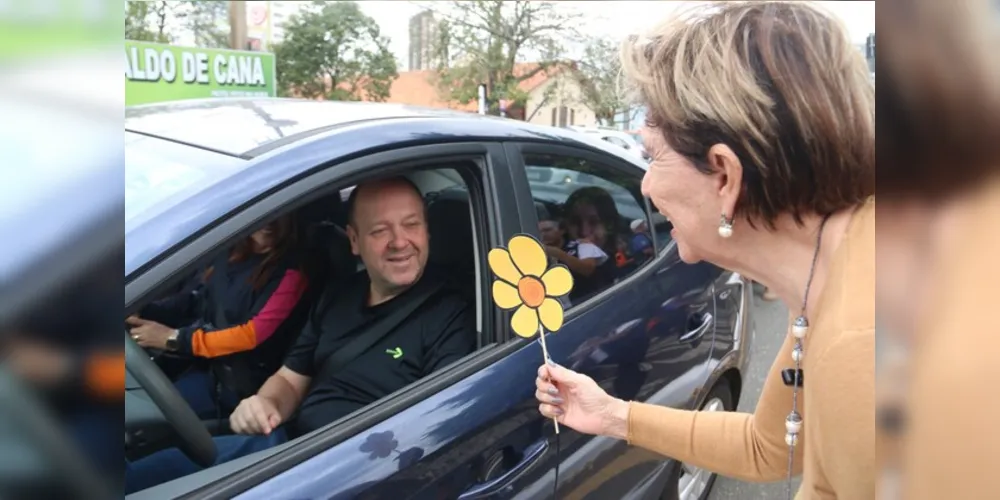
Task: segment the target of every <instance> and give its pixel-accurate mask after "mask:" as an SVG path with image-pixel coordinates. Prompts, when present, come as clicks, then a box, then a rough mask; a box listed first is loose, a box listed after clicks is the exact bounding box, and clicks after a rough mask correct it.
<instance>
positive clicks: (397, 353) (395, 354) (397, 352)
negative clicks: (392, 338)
mask: <svg viewBox="0 0 1000 500" xmlns="http://www.w3.org/2000/svg"><path fill="white" fill-rule="evenodd" d="M385 353H386V354H388V355H390V356H392V359H399V358H402V357H403V350H402V349H400V348H398V347H397V348H395V349H386V350H385Z"/></svg>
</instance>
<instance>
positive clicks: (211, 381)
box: [127, 216, 306, 419]
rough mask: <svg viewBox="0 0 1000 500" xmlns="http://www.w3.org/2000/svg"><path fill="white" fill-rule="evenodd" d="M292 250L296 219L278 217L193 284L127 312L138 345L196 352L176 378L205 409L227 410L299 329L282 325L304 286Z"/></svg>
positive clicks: (269, 371) (273, 366)
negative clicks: (191, 362)
mask: <svg viewBox="0 0 1000 500" xmlns="http://www.w3.org/2000/svg"><path fill="white" fill-rule="evenodd" d="M294 250H295V226H294V221H293V220H292V218H291V217H290V216H286V217H282V218H279V219H277V220H275V221H274V222H272V223H271V224H269V225H268V226H266V227H264V228H263V229H260V230H258V231H256V232H254V233H253V234H251V235H250V236H248V237H247V238H246V239H245V240H243V241H241V242H240V243H238V244H237V245H236V246H234V247H233V248H232V249H231V250H230V251H229V252H227V253H225V254H223V255H221V256H220V257H219V258H218V259H216V261H215V262H213V263H212V266H211V267H210V268H209V269H208V270H207V271H206V272H205V273H204V274H203V275H202V276H201V277H200V279H199V280H198V282H197V284H196V286H195V287H194V289H193V290H187V291H184V292H182V293H179V294H177V295H174V296H172V297H169V298H167V299H165V300H161V301H159V302H154V303H152V304H150V305H148V306H146V307H145V308H143V310H142V311H141V315H140V316H133V317H131V318H128V320H127V321H128V323H129V324H131V325H132V326H133V328H132V330H131V332H130V333H131V335H132V337H133V338H134V339H135V340H136V342H137V343H138V344H139V345H141V346H143V347H147V348H153V349H161V350H165V351H168V352H173V353H175V354H178V355H181V356H184V357H189V358H193V359H194V360H195V363H194V365H193V366H192V367H191V368H190V369H188V370H187V371H185V372H184V373H182V374H181V375H180V376H179V377H178V378H177V380H176V381H175V382H174V385H175V386H176V387H177V389H178V391H179V392H180V393H181V395H182V396H184V399H185V400H186V401H187V402H188V403H189V404H190V405H191V407H192V409H193V410H194V411H195V413H197V414H198V415H199V416H200V417H202V418H205V419H209V418H217V417H225V416H227V415H229V413H231V412H232V410H233V409H235V407H236V405H238V404H239V402H240V401H241V400H242V399H243V398H245V397H248V396H249V395H252V394H254V393H255V392H256V391H257V389H259V388H260V386H261V385H262V384H263V383H264V381H265V380H267V378H268V377H270V376H271V375H273V374H274V372H275V371H277V369H278V368H279V367H280V365H281V362H282V359H283V357H284V354H285V351H286V350H287V348H288V346H289V344H290V343H291V341H292V340H293V336H294V335H295V334H297V333H298V332H297V331H294V329H292V328H283V326H284V323H285V322H286V320H288V318H289V317H290V316H291V315H292V314H293V312H294V311H295V310H296V306H297V305H298V303H299V299H300V298H301V297H302V294H303V293H304V291H305V288H306V279H305V276H304V274H303V273H302V272H301V271H300V270H299V269H298V268H297V266H296V265H295V262H294Z"/></svg>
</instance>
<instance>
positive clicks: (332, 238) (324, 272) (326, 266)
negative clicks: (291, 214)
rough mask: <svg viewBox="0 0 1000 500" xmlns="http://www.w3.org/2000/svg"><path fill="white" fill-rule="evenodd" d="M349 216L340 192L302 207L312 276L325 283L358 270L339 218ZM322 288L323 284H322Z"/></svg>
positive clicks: (305, 251) (304, 245)
mask: <svg viewBox="0 0 1000 500" xmlns="http://www.w3.org/2000/svg"><path fill="white" fill-rule="evenodd" d="M346 219H347V206H346V204H345V203H344V201H343V200H342V199H341V196H340V193H339V192H338V193H333V194H331V195H328V196H324V197H322V198H320V199H318V200H316V201H314V202H312V203H310V204H308V205H306V206H305V207H302V208H301V209H300V210H299V221H300V231H301V240H300V241H301V242H302V250H303V254H304V259H305V260H306V265H307V266H308V267H309V268H310V269H307V271H308V272H310V274H315V275H316V276H312V275H310V276H309V277H310V279H311V280H312V279H315V280H316V283H319V284H326V282H327V281H329V280H330V279H344V278H347V277H349V276H351V275H352V274H354V273H355V272H356V271H357V258H356V257H355V256H354V255H353V254H352V253H351V243H350V240H349V239H348V237H347V232H346V230H345V228H344V227H343V226H342V225H341V223H340V221H343V220H346ZM321 288H322V287H321Z"/></svg>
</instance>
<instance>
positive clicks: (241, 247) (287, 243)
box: [203, 215, 297, 291]
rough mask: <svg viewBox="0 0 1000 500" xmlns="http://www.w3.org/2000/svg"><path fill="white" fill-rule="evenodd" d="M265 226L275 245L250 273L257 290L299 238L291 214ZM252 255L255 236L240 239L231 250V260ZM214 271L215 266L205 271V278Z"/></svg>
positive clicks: (262, 285) (238, 260)
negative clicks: (270, 233) (269, 231)
mask: <svg viewBox="0 0 1000 500" xmlns="http://www.w3.org/2000/svg"><path fill="white" fill-rule="evenodd" d="M265 228H267V229H270V230H271V232H272V238H273V239H274V246H273V247H271V250H270V251H268V252H267V253H266V254H265V255H264V258H263V259H262V260H261V262H260V264H258V265H257V267H256V268H254V270H253V273H251V275H250V279H249V280H250V285H251V286H252V287H253V289H254V290H255V291H256V290H260V289H262V288H264V287H265V286H267V283H268V282H269V281H270V280H271V276H272V275H273V274H274V271H275V269H276V268H277V267H278V265H279V264H281V262H282V261H283V260H284V259H285V258H286V256H287V255H288V254H289V252H290V251H291V250H292V248H293V247H294V246H295V242H296V240H297V239H296V227H295V219H294V218H293V217H292V216H291V215H285V216H282V217H279V218H277V219H275V220H273V221H271V223H270V224H268V225H267V226H265ZM252 255H254V251H253V238H252V237H251V236H247V237H246V238H244V239H242V240H240V242H239V243H237V244H236V245H234V246H233V248H232V250H230V252H229V262H241V261H244V260H246V259H248V258H250V257H251V256H252ZM213 271H214V268H208V270H206V271H205V276H204V278H203V279H204V280H205V281H208V278H209V277H210V276H211V275H212V272H213Z"/></svg>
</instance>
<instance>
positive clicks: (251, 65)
mask: <svg viewBox="0 0 1000 500" xmlns="http://www.w3.org/2000/svg"><path fill="white" fill-rule="evenodd" d="M213 70H214V76H215V81H216V83H219V84H220V85H247V86H264V85H266V82H265V81H264V67H263V65H262V64H261V62H260V58H259V57H254V56H244V55H239V56H237V55H226V54H219V55H216V56H215V60H214V61H213Z"/></svg>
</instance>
